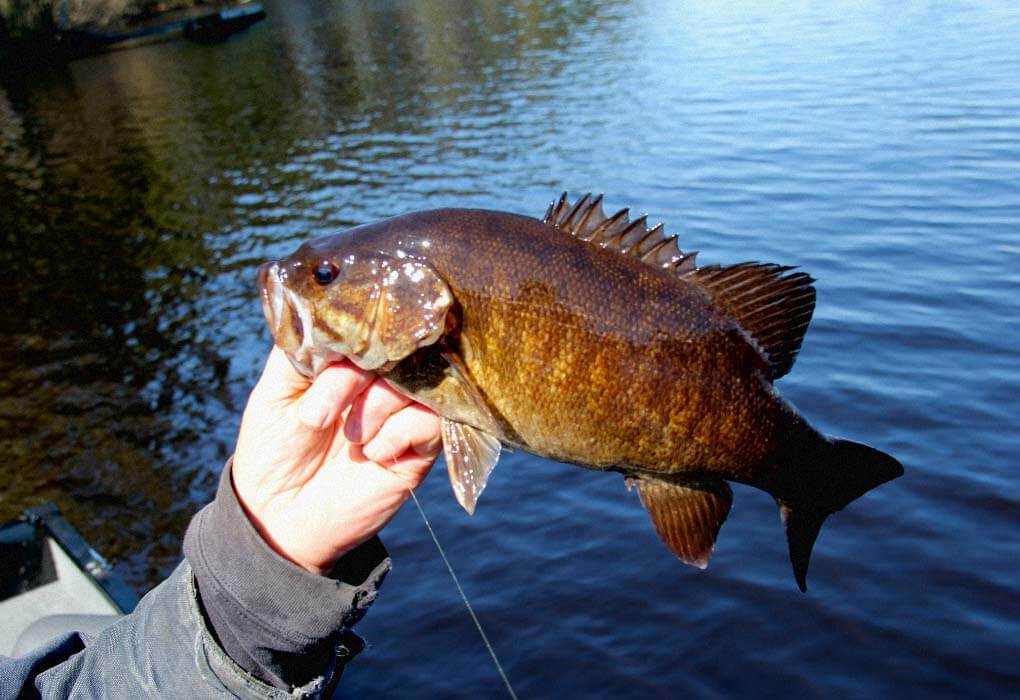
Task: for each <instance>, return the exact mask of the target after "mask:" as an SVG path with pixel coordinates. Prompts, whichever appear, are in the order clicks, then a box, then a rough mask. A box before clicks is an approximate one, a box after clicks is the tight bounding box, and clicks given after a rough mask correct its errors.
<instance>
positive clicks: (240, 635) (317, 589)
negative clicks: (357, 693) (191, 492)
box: [184, 462, 390, 690]
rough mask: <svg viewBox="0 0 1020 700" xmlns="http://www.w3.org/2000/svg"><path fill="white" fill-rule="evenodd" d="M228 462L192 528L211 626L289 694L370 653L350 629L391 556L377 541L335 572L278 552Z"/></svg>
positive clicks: (191, 555) (188, 546)
mask: <svg viewBox="0 0 1020 700" xmlns="http://www.w3.org/2000/svg"><path fill="white" fill-rule="evenodd" d="M230 466H231V465H230V463H229V462H228V464H227V467H226V468H225V469H224V472H223V477H222V478H221V480H220V486H219V490H218V492H217V494H216V499H215V500H214V501H213V502H212V503H211V504H209V505H208V506H206V507H205V508H204V509H202V511H200V512H199V514H198V515H197V516H195V519H194V520H193V521H192V523H191V526H190V527H189V528H188V534H187V535H186V537H185V539H184V552H185V554H186V555H187V557H188V560H189V561H190V562H191V566H192V568H193V570H194V573H195V580H196V582H197V585H198V590H199V594H200V595H199V598H200V603H201V606H202V611H203V612H204V615H205V620H206V621H207V622H208V624H209V628H210V631H211V632H212V634H213V636H214V638H215V641H216V642H218V646H219V647H220V648H222V649H223V650H224V651H226V653H227V654H228V655H229V657H230V658H231V659H233V660H234V661H235V662H236V663H237V664H238V665H239V666H240V667H241V668H243V669H244V670H245V671H247V672H249V673H251V674H252V675H254V676H256V677H258V678H259V679H261V680H262V681H264V682H266V683H269V684H271V685H273V686H274V687H277V688H280V689H284V690H289V689H290V688H293V687H297V686H303V685H306V684H307V683H310V682H312V681H313V680H314V679H315V678H318V677H321V676H322V675H323V672H324V669H328V668H332V667H337V670H342V667H343V664H344V663H346V661H347V660H349V658H350V657H352V656H353V655H354V654H356V653H358V652H359V651H360V650H361V648H362V646H363V645H362V643H361V640H360V639H358V637H357V636H356V635H354V634H353V633H352V632H350V628H351V626H352V625H354V623H356V622H357V621H358V620H360V619H361V617H362V616H363V615H364V614H365V611H366V610H367V609H368V606H369V605H371V603H372V601H374V600H375V596H376V592H377V590H378V588H379V585H380V584H381V582H382V579H383V577H384V576H385V575H386V573H387V572H388V571H389V568H390V560H389V558H388V557H387V556H386V550H385V548H384V547H383V546H382V542H380V541H379V539H378V538H377V537H373V538H372V539H370V540H368V541H367V542H365V543H363V544H361V545H360V546H358V547H357V548H356V549H354V550H352V551H351V552H349V553H348V554H347V555H345V556H344V557H342V558H341V559H340V560H339V561H338V562H337V564H336V566H335V567H334V568H333V571H332V572H330V575H329V576H318V575H316V574H313V573H311V572H308V571H305V570H304V569H301V568H300V567H298V566H295V565H294V564H292V563H291V562H289V561H286V560H285V559H283V558H282V557H280V556H279V555H278V554H276V553H275V552H274V551H273V550H272V549H271V548H270V547H269V546H268V545H267V544H266V543H265V542H264V541H263V539H262V538H261V537H260V536H259V534H258V533H257V532H256V531H255V528H254V527H253V526H252V524H251V523H250V522H249V521H248V518H247V516H246V515H245V514H244V511H243V510H242V508H241V505H240V503H239V502H238V500H237V495H236V494H235V492H234V488H233V484H232V482H231V476H230V474H231V469H230Z"/></svg>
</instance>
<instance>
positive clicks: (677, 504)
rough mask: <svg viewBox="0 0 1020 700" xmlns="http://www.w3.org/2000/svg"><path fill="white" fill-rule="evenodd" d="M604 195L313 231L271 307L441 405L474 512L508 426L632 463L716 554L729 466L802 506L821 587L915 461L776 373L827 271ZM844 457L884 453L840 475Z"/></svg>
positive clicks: (286, 330) (526, 437) (323, 342)
mask: <svg viewBox="0 0 1020 700" xmlns="http://www.w3.org/2000/svg"><path fill="white" fill-rule="evenodd" d="M596 205H598V201H597V200H595V201H593V200H590V199H588V198H586V199H585V200H582V201H581V202H579V203H578V204H577V205H575V206H574V207H573V208H569V203H565V200H564V199H561V200H560V203H559V205H557V206H555V207H552V208H551V209H550V213H549V214H547V217H546V218H547V221H540V220H537V219H533V218H530V217H524V216H518V215H514V214H508V213H503V212H495V211H483V210H468V209H441V210H434V211H427V212H419V213H414V214H409V215H405V216H400V217H396V218H393V219H388V220H386V221H383V222H379V223H376V224H371V225H367V226H361V227H357V228H355V229H352V230H350V231H347V232H344V233H342V234H338V235H336V236H330V237H325V238H320V239H316V240H314V241H310V242H308V243H306V244H305V245H304V246H302V248H301V249H300V250H299V251H298V252H297V253H296V254H295V255H294V256H292V257H291V258H289V259H287V260H285V261H282V262H281V263H279V264H278V265H277V266H276V267H274V268H273V270H272V272H266V271H265V270H264V271H263V273H262V276H263V289H264V291H263V295H264V298H265V299H267V305H266V309H267V318H269V320H270V324H271V325H272V326H274V334H275V335H276V338H277V342H278V344H281V346H282V347H284V349H285V350H288V351H289V352H290V353H291V356H292V358H294V359H295V362H296V363H297V364H302V362H303V364H304V366H305V367H306V369H307V368H308V366H309V360H308V358H305V359H304V360H303V361H302V360H301V359H300V358H299V357H298V355H301V354H302V352H304V354H305V355H309V354H311V355H315V354H316V353H318V356H319V357H322V358H325V359H326V360H328V359H330V358H331V357H338V356H341V355H343V356H348V357H352V358H353V359H354V360H355V361H356V362H357V361H359V359H361V360H362V362H360V363H359V364H362V366H369V367H371V368H373V369H376V370H377V371H378V372H379V373H380V374H381V375H382V376H384V377H385V378H386V379H387V380H388V381H389V382H390V383H391V384H393V385H394V386H396V387H398V388H399V389H401V390H402V391H404V392H405V393H408V394H409V395H411V396H413V397H414V398H416V399H418V400H420V401H422V402H423V403H425V404H427V405H429V406H431V407H432V408H434V409H435V410H436V411H437V413H439V414H440V415H441V416H442V417H443V418H444V440H445V441H446V443H447V445H446V448H447V461H448V463H449V464H450V469H451V479H452V480H453V481H454V486H455V490H456V491H457V494H458V498H459V499H460V500H461V502H462V504H464V505H465V507H466V508H468V510H469V511H471V510H473V507H474V502H475V500H476V499H477V497H478V494H479V493H480V491H481V489H482V488H484V483H485V479H486V478H487V476H488V471H489V470H491V468H492V466H493V465H494V464H495V459H496V457H498V443H496V442H495V441H498V442H502V443H504V444H508V445H513V446H517V447H521V448H523V449H525V450H528V451H530V452H533V453H535V454H538V455H541V456H544V457H549V458H552V459H556V460H560V461H565V462H571V463H575V464H579V465H582V466H586V467H590V468H594V469H603V470H605V469H614V470H617V471H621V472H623V473H624V474H625V475H627V476H628V477H629V478H631V479H633V483H635V484H636V485H637V486H638V489H639V494H640V495H641V500H642V503H643V504H644V505H645V506H646V508H647V509H648V511H649V513H650V515H651V516H652V519H653V522H654V524H655V526H656V530H657V531H658V532H659V534H660V536H662V538H663V539H664V540H665V541H666V543H667V545H669V546H670V548H671V549H673V551H674V552H675V553H677V554H678V555H679V556H681V557H682V558H684V559H685V560H686V561H688V562H689V563H695V564H698V565H704V564H705V563H706V562H707V557H708V553H709V552H710V551H711V548H712V545H713V544H714V540H715V534H716V532H717V531H718V529H719V527H720V526H721V524H722V522H723V520H725V517H726V514H727V513H728V510H729V504H730V494H729V489H728V487H726V485H725V483H724V481H723V480H724V479H725V480H733V481H740V482H745V483H749V484H752V485H755V486H758V487H759V488H763V489H765V490H767V491H769V492H770V493H772V494H773V496H775V497H776V498H777V500H778V501H779V502H780V505H781V507H782V508H783V509H784V510H783V513H784V521H786V523H787V534H788V537H789V538H790V546H791V558H792V559H793V561H794V568H795V573H797V578H798V583H800V584H801V587H802V588H803V587H804V582H803V579H804V575H805V574H806V568H807V557H808V556H809V554H810V548H811V544H813V541H814V537H815V536H816V535H817V531H818V528H819V527H820V525H821V521H822V520H823V519H824V517H825V516H826V515H828V514H829V513H830V512H832V511H833V510H838V509H839V508H841V507H843V506H844V505H846V503H848V502H849V501H850V500H853V498H856V497H857V496H859V495H861V494H862V493H863V492H864V491H866V490H868V489H869V488H871V487H872V486H874V485H877V484H878V483H881V482H882V481H885V480H887V479H889V478H894V477H895V476H898V471H897V470H900V469H901V468H900V467H899V465H898V463H896V462H895V460H892V459H891V458H888V457H887V456H886V455H883V454H882V453H880V452H878V451H876V450H872V449H871V448H867V447H864V446H861V445H857V444H856V443H842V442H840V446H841V447H840V449H839V450H837V449H836V444H837V443H836V441H833V440H830V439H828V438H825V437H824V436H822V435H821V434H819V433H817V432H816V431H815V430H814V429H812V428H811V427H810V426H809V425H808V424H807V423H806V422H805V421H804V420H803V419H801V418H800V417H799V416H798V415H797V413H796V412H795V410H794V409H793V408H792V407H791V406H790V405H789V404H788V403H787V402H785V401H784V400H783V399H782V398H781V397H780V396H779V394H778V393H777V392H776V391H775V389H774V387H773V385H772V382H773V380H774V378H776V377H777V376H781V374H782V373H785V371H787V370H788V369H789V366H790V365H792V362H793V358H794V357H795V355H796V352H797V350H798V349H799V346H800V342H801V338H802V336H803V331H804V329H805V328H806V325H807V322H808V320H809V319H810V314H811V309H812V308H813V303H814V291H813V288H811V286H810V283H811V279H810V278H809V277H807V276H806V275H804V274H803V273H796V274H793V275H789V274H784V273H786V271H787V270H788V268H779V267H777V266H761V265H746V266H743V267H741V266H734V267H733V268H700V269H699V268H695V267H694V266H693V257H691V256H684V255H683V254H682V253H680V252H679V251H677V250H676V249H675V245H674V246H673V248H672V252H671V251H670V250H667V249H666V247H665V245H662V244H659V241H662V240H664V241H666V242H667V243H672V240H671V239H664V238H663V237H662V234H661V229H654V230H651V231H649V230H647V229H644V226H643V221H641V222H640V223H641V226H640V228H638V227H637V226H635V225H634V224H630V223H629V222H628V221H627V219H626V216H625V215H624V216H623V218H622V221H614V219H617V218H619V217H620V215H617V217H605V216H604V215H603V214H602V213H601V207H598V208H597V210H596ZM582 217H583V218H584V220H581V219H582ZM614 227H615V228H614ZM571 234H573V235H571ZM628 235H630V237H631V238H630V240H629V247H628V238H627V236H628ZM600 236H602V239H601V240H600V239H599V237H600ZM586 238H594V240H585V239H586ZM649 239H651V240H650V241H649ZM656 244H658V246H657V248H656V247H654V246H655V245H656ZM641 246H645V248H647V249H648V250H645V251H642V250H641ZM688 257H689V258H690V259H686V258H688ZM316 270H318V271H319V272H321V273H322V274H321V275H319V277H320V278H321V279H315V275H317V274H318V273H317V272H315V271H316ZM327 270H328V271H329V272H330V273H335V274H334V275H333V276H334V277H335V279H336V281H335V283H334V282H333V280H332V279H331V280H330V281H329V282H328V283H326V284H323V283H322V279H325V278H327V277H330V275H327V274H325V271H327ZM369 273H370V274H369ZM267 276H268V278H269V280H268V281H267ZM274 279H277V280H279V284H280V286H282V287H283V288H285V289H286V291H285V292H281V291H279V290H277V289H276V288H275V286H274V285H275V284H276V282H275V281H273V280H274ZM345 281H346V284H344V283H345ZM334 285H337V286H334ZM267 290H268V291H267ZM341 290H342V291H341ZM274 294H275V297H276V301H275V302H273V301H272V300H271V299H270V297H271V296H273V295H274ZM284 295H285V296H286V297H287V302H286V303H283V302H281V301H280V299H279V298H280V297H281V296H284ZM766 302H767V303H766ZM274 303H275V309H274V308H271V307H273V306H274ZM302 304H304V306H303V307H302V308H301V309H298V308H297V307H298V306H301V305H302ZM288 305H290V306H291V307H293V309H292V313H291V314H290V317H291V318H294V319H298V321H296V322H295V323H294V324H292V325H289V324H287V323H282V322H281V320H280V319H281V315H283V316H286V314H285V313H281V310H283V309H284V307H287V306H288ZM788 317H792V320H790V318H788ZM366 319H369V320H367V321H366ZM423 319H425V320H423ZM297 326H301V328H300V329H298V330H299V332H297V331H295V328H296V327H297ZM308 326H310V327H308ZM313 329H314V331H313ZM791 329H792V330H791ZM316 334H317V335H316ZM755 334H757V336H759V337H756V335H755ZM298 336H301V337H300V338H298ZM312 336H314V337H313V338H312V339H310V337H312ZM352 339H354V340H352ZM358 339H360V340H358ZM323 348H325V349H326V350H325V351H323V350H322V349H323ZM447 428H449V429H447ZM843 445H850V446H853V447H845V448H844V447H842V446H843ZM458 446H459V447H458ZM862 450H863V452H862ZM492 452H494V454H492ZM837 453H838V454H839V455H842V456H841V457H838V458H836V457H833V455H834V454H837ZM872 453H874V454H872ZM876 455H881V457H882V458H885V459H884V460H883V459H880V458H878V457H876ZM834 459H835V461H836V462H839V463H840V466H839V467H838V468H839V469H840V470H842V471H845V470H846V469H847V468H857V467H856V466H854V465H853V464H851V463H855V462H860V461H863V462H872V463H873V462H875V460H876V459H877V460H878V464H879V466H878V467H877V468H876V469H872V470H868V469H865V468H861V469H860V471H861V474H860V475H858V476H859V478H858V477H853V478H849V479H848V478H846V477H843V476H840V477H838V478H836V479H835V481H834V480H833V478H832V471H831V469H828V468H826V462H833V460H834ZM876 472H877V473H876ZM474 482H477V483H474ZM830 482H832V483H830ZM464 489H466V490H467V492H468V494H467V496H465V495H464ZM791 512H792V513H796V514H797V515H796V516H795V517H794V518H793V521H792V522H793V533H792V534H791V520H790V513H791ZM805 518H806V520H807V522H804V523H802V524H800V523H801V521H803V520H805ZM800 530H804V532H799V531H800ZM805 540H810V541H808V542H806V544H805ZM805 548H806V551H805Z"/></svg>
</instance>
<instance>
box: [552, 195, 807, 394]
mask: <svg viewBox="0 0 1020 700" xmlns="http://www.w3.org/2000/svg"><path fill="white" fill-rule="evenodd" d="M543 221H544V222H545V223H547V224H550V225H552V226H555V227H556V228H558V229H560V230H561V231H564V232H566V233H569V234H571V235H572V236H575V237H577V238H580V239H581V240H584V241H589V242H590V243H592V244H594V245H598V246H600V247H602V248H611V249H613V250H616V251H618V252H620V253H622V254H623V255H629V256H631V257H635V258H637V259H639V260H641V261H643V262H646V263H648V264H649V265H651V266H652V267H658V268H664V269H666V270H674V271H675V272H676V273H677V275H678V276H679V277H681V278H682V279H684V280H687V281H688V282H691V283H693V284H697V285H699V286H701V287H703V288H704V289H705V291H706V292H708V294H709V295H710V296H711V297H712V298H713V299H714V300H715V301H716V303H718V304H719V306H721V307H722V308H723V310H724V311H726V312H727V313H728V314H730V315H732V316H733V317H734V318H736V319H737V321H739V322H740V324H741V325H742V326H743V327H744V329H745V330H746V331H747V332H748V334H749V335H750V336H751V337H752V338H753V339H754V340H755V341H756V342H757V343H758V346H759V347H760V348H761V350H762V352H763V353H764V354H765V356H766V358H767V359H768V361H769V364H770V365H771V366H772V379H773V380H775V379H779V378H780V377H782V376H783V375H784V374H786V373H787V372H789V371H790V368H791V367H793V361H794V360H795V359H796V357H797V352H798V351H799V350H800V346H801V343H802V342H803V340H804V333H805V332H806V331H807V327H808V323H809V322H810V321H811V314H812V313H813V312H814V309H815V288H814V287H813V286H812V283H813V282H814V279H812V278H811V276H810V275H808V274H807V273H804V272H794V273H792V274H786V273H787V272H790V270H792V269H793V268H792V267H783V266H781V265H772V264H764V263H740V264H739V265H731V266H729V267H720V266H719V265H712V266H708V267H701V268H699V267H697V266H696V265H695V262H694V261H695V256H697V254H698V253H697V251H691V252H690V253H684V252H682V251H681V250H680V249H679V247H678V246H677V243H676V236H675V235H672V236H670V235H667V234H666V232H665V227H664V226H663V225H662V224H657V225H656V226H653V227H652V228H648V227H647V221H646V217H644V216H642V217H641V218H639V219H636V220H635V221H631V220H630V218H629V210H627V209H621V210H620V211H618V212H617V213H615V214H613V215H612V216H608V217H607V216H606V215H605V213H603V211H602V195H598V196H595V197H593V196H592V195H591V194H586V195H584V196H583V197H581V198H580V199H578V200H577V201H576V202H574V203H573V204H571V203H570V200H568V199H567V193H566V192H564V193H563V194H562V195H560V198H559V199H558V200H557V201H555V202H553V203H552V204H550V205H549V209H548V210H547V211H546V213H545V218H544V219H543Z"/></svg>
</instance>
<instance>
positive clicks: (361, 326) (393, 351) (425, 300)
mask: <svg viewBox="0 0 1020 700" xmlns="http://www.w3.org/2000/svg"><path fill="white" fill-rule="evenodd" d="M452 303H453V295H452V294H451V293H450V289H449V287H447V286H446V283H445V282H444V281H443V280H442V278H441V277H439V275H437V274H436V272H435V270H433V269H432V268H431V267H430V266H429V265H428V264H426V263H424V262H422V261H420V260H415V259H413V258H403V259H396V258H391V257H376V258H373V259H371V260H362V261H356V262H354V263H353V264H350V265H346V266H345V267H344V270H343V273H342V275H341V277H340V279H338V280H337V284H334V285H331V289H330V291H329V304H328V310H326V311H325V313H326V314H327V315H331V316H333V318H332V319H328V320H327V319H322V320H326V321H327V322H326V324H325V325H326V326H327V327H329V328H330V329H331V331H332V334H333V335H334V341H339V342H338V343H335V345H337V346H339V347H338V349H340V350H341V351H342V352H343V353H344V354H346V355H348V356H350V357H351V359H352V360H354V362H355V363H356V364H357V365H358V366H360V367H361V368H363V369H378V368H379V367H383V366H385V365H387V364H388V363H392V362H397V361H399V360H402V359H404V358H405V357H407V356H408V355H410V354H411V353H413V352H414V351H415V350H417V349H418V348H421V347H424V346H426V345H431V344H432V343H434V342H436V341H437V340H438V339H439V337H440V336H441V335H442V333H443V330H444V328H445V324H446V313H447V311H448V310H449V308H450V305H451V304H452ZM320 313H321V312H320Z"/></svg>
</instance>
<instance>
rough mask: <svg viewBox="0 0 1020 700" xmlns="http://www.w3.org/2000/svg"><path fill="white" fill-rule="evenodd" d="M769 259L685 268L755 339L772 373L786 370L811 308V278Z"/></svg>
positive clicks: (687, 275) (776, 375)
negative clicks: (759, 261)
mask: <svg viewBox="0 0 1020 700" xmlns="http://www.w3.org/2000/svg"><path fill="white" fill-rule="evenodd" d="M792 269H793V268H792V267H784V266H782V265H773V264H769V263H740V264H738V265H730V266H728V267H720V266H718V265H711V266H707V267H701V268H698V269H696V270H691V271H689V272H685V273H683V274H682V275H681V277H682V278H683V279H686V280H688V281H691V282H694V283H695V284H698V285H700V286H701V287H702V288H703V289H704V290H705V291H707V292H708V293H709V295H711V297H712V299H713V300H715V302H716V303H717V304H718V305H719V306H721V307H722V309H723V310H724V311H726V312H727V313H728V314H730V315H731V316H733V317H734V318H736V319H737V321H739V322H740V325H742V326H743V327H744V329H745V330H746V331H747V332H748V334H750V335H751V337H752V338H754V340H755V341H757V343H758V345H759V346H760V347H761V349H762V351H763V352H764V353H765V356H766V357H767V358H768V361H769V364H770V365H771V366H772V379H773V380H775V379H779V378H780V377H782V376H783V375H784V374H786V373H787V372H789V371H790V368H791V367H793V361H794V360H795V359H797V352H798V351H799V350H800V345H801V343H802V342H803V341H804V333H805V332H806V331H807V327H808V324H809V323H810V322H811V314H812V313H813V312H814V310H815V288H814V286H812V283H813V282H814V279H813V278H812V277H811V275H809V274H807V273H806V272H792V273H790V274H787V273H789V272H790V271H791V270H792Z"/></svg>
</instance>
